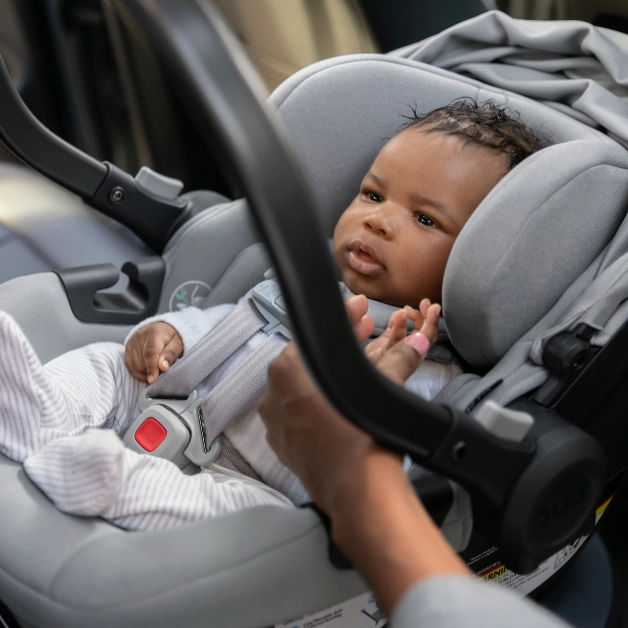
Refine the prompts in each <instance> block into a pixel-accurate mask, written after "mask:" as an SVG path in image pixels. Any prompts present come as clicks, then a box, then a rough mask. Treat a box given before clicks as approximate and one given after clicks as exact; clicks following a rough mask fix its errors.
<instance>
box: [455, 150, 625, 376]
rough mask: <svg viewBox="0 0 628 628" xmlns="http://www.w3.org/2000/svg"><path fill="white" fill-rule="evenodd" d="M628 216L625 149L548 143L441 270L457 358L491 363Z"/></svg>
mask: <svg viewBox="0 0 628 628" xmlns="http://www.w3.org/2000/svg"><path fill="white" fill-rule="evenodd" d="M559 164H560V167H558V165H559ZM548 173H551V176H548ZM627 209H628V152H626V150H624V149H623V148H621V147H620V146H618V145H617V144H615V145H613V144H606V143H602V142H590V141H581V142H569V143H566V144H560V145H557V146H550V147H548V148H546V149H545V150H543V151H541V152H539V153H537V154H536V155H533V156H532V157H530V158H528V159H527V160H526V161H524V162H523V163H521V164H520V165H519V166H518V167H517V168H515V169H514V170H513V171H512V172H510V173H509V174H508V175H507V176H506V177H504V179H502V181H501V182H500V183H499V184H498V185H497V186H496V187H495V188H494V189H493V190H492V191H491V192H490V193H489V195H488V196H487V197H486V198H485V199H484V201H483V202H482V203H481V205H480V206H479V207H478V209H477V210H476V211H475V212H474V213H473V215H472V216H471V218H470V219H469V222H468V223H467V224H466V225H465V227H464V229H463V230H462V232H461V233H460V236H459V237H458V239H457V240H456V243H455V244H454V248H453V250H452V253H451V256H450V258H449V261H448V263H447V270H446V272H445V280H444V284H443V312H444V316H445V321H446V323H447V330H448V332H449V337H450V339H451V341H452V342H453V344H454V346H455V347H456V348H457V349H458V351H460V353H461V354H462V355H463V357H464V358H465V359H466V360H467V361H469V362H470V363H471V364H474V365H475V366H481V367H487V366H492V365H494V364H496V363H497V362H498V361H499V359H500V358H502V357H503V356H504V354H505V353H506V352H507V351H508V349H510V347H511V346H512V345H513V344H514V343H515V342H516V341H517V340H518V339H519V338H520V337H521V336H523V334H525V332H527V331H528V329H530V327H532V326H533V325H534V324H535V323H536V322H537V321H538V320H539V319H540V318H541V317H542V316H543V315H544V314H545V313H546V312H547V311H549V309H550V307H551V306H553V305H554V303H556V301H557V300H558V298H559V297H560V296H561V295H562V294H563V292H565V290H566V289H567V288H568V287H569V286H570V285H571V284H572V282H573V281H574V280H575V279H576V278H577V277H579V276H580V275H581V274H582V272H584V270H585V269H586V268H587V267H588V266H589V265H590V264H591V263H592V262H593V260H594V259H595V258H596V257H597V256H598V255H599V253H600V252H601V251H602V250H603V249H604V248H605V247H606V246H607V245H608V243H609V242H610V240H611V239H612V237H613V236H614V234H615V232H616V231H617V228H618V227H619V225H620V224H621V222H622V220H623V218H624V216H625V214H626V211H627Z"/></svg>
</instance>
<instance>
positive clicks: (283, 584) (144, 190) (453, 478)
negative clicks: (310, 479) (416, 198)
mask: <svg viewBox="0 0 628 628" xmlns="http://www.w3.org/2000/svg"><path fill="white" fill-rule="evenodd" d="M585 5H586V6H585ZM496 11H501V12H503V14H505V15H506V16H508V15H510V16H512V17H514V18H518V19H521V20H529V21H530V23H531V24H533V23H534V22H535V21H536V20H544V21H547V22H552V21H555V20H571V19H578V20H584V21H585V22H587V23H588V24H593V25H594V26H599V27H601V28H603V29H612V30H614V31H616V32H619V33H622V32H628V28H627V24H628V22H627V20H628V11H626V9H625V8H624V7H623V5H622V3H619V2H612V1H609V2H606V3H595V4H594V3H584V2H583V3H576V2H567V1H562V0H556V1H555V2H547V1H545V2H541V1H540V0H535V1H530V2H527V1H526V0H507V1H506V0H505V1H503V2H498V3H497V4H494V3H493V2H491V1H489V0H485V1H484V0H477V1H475V0H474V1H463V0H451V1H450V2H447V3H443V4H440V3H439V4H436V3H427V2H413V1H411V0H395V1H394V2H388V3H381V2H377V1H375V0H373V1H371V0H316V1H310V0H284V1H273V0H263V1H261V0H260V1H259V2H254V3H253V2H249V1H247V0H237V1H230V0H229V1H228V0H214V1H213V2H209V0H177V1H176V2H173V1H172V0H67V1H66V2H61V3H58V2H53V1H49V0H33V1H32V2H31V1H29V2H24V1H20V2H14V1H12V0H0V55H1V57H2V59H3V61H4V63H3V64H0V142H1V143H0V150H6V152H2V153H0V159H1V161H0V310H4V311H7V312H8V313H10V314H11V315H12V316H13V317H14V318H15V319H16V320H17V321H18V323H19V324H20V326H21V328H22V329H23V330H24V332H25V334H26V336H27V337H28V339H29V341H30V342H31V344H32V345H33V347H34V348H35V351H36V353H37V356H38V357H39V359H40V360H41V361H42V362H47V361H49V360H51V359H53V358H54V357H56V356H58V355H60V354H61V353H64V352H66V351H69V350H71V349H74V348H78V347H81V346H83V345H85V344H88V343H91V342H97V341H105V340H110V341H116V342H123V341H124V338H125V337H126V335H127V333H128V331H129V330H130V329H131V327H132V326H133V325H135V324H136V323H138V322H139V321H141V320H143V319H145V318H146V317H148V316H151V315H153V314H155V313H160V312H167V311H172V310H173V309H175V307H176V300H177V298H178V296H180V295H183V297H182V298H184V297H185V295H187V294H188V292H192V291H194V292H193V294H194V295H196V296H195V297H193V299H192V300H191V301H190V302H189V303H188V302H186V304H194V305H196V304H200V305H202V306H203V307H206V306H209V305H215V304H220V303H228V302H235V301H237V300H238V299H239V298H241V297H242V296H243V295H245V294H246V293H247V292H248V291H249V290H251V289H252V288H253V287H254V286H255V285H257V284H259V282H261V281H263V280H264V279H265V278H266V277H267V276H268V273H267V271H268V270H269V269H270V268H271V267H272V269H273V270H274V273H275V275H276V279H277V282H278V284H279V286H280V287H281V293H282V294H283V295H284V298H285V305H282V306H279V305H277V306H276V307H277V308H278V309H277V311H276V315H277V316H278V317H279V319H280V320H284V319H283V318H282V317H286V316H287V317H288V319H289V320H290V321H292V323H291V327H290V331H291V333H292V334H293V336H294V338H295V340H296V341H297V343H298V345H299V348H300V351H301V353H302V355H303V357H304V359H305V360H306V362H307V364H308V367H309V369H310V372H311V374H312V375H313V376H314V377H315V379H316V381H317V383H318V385H319V387H320V388H321V390H323V391H324V393H325V394H326V396H327V397H328V398H329V399H330V400H331V401H332V402H333V403H334V405H336V407H338V408H339V409H341V411H342V412H343V414H344V415H345V416H347V418H348V419H350V420H351V421H352V422H354V423H355V424H356V425H358V426H360V427H361V428H363V429H365V430H366V431H367V432H369V433H370V434H372V435H373V436H374V437H376V439H377V440H378V441H379V442H381V443H382V444H384V445H386V446H389V447H391V448H392V449H394V450H396V451H401V452H403V453H405V454H407V455H409V456H410V457H411V458H412V460H413V462H414V463H415V466H414V467H413V469H412V470H411V471H410V477H411V479H412V481H413V485H414V488H415V490H416V492H417V494H418V495H419V497H420V498H421V499H422V501H423V503H424V504H425V506H426V508H427V509H428V511H429V512H430V514H431V515H432V517H433V519H434V520H435V521H436V523H437V524H438V525H439V526H440V527H441V530H442V531H443V533H444V534H445V536H446V538H447V539H448V540H449V542H450V544H451V545H452V546H453V547H454V548H455V549H456V551H458V552H460V553H461V555H462V556H463V557H464V559H465V560H466V561H467V563H468V564H469V565H470V567H471V569H472V570H473V571H475V573H476V574H477V575H478V576H479V577H481V578H483V579H485V580H487V581H495V583H496V584H497V585H498V586H499V585H501V586H510V587H512V588H514V589H518V590H519V591H520V593H521V594H522V595H530V596H531V597H533V598H534V599H536V600H537V601H538V602H539V603H541V604H542V605H544V606H546V607H547V608H548V609H550V610H552V611H553V612H555V613H556V614H558V615H559V616H561V617H563V618H564V619H565V620H566V621H567V622H569V623H571V624H572V625H574V626H582V627H584V626H587V627H589V626H590V627H598V626H599V627H603V626H604V627H606V626H608V627H611V626H620V625H623V624H622V606H623V605H622V599H623V597H624V596H623V590H622V584H623V582H625V580H626V578H628V576H627V575H625V574H628V570H627V569H626V563H625V558H626V554H625V549H624V545H625V543H624V541H623V534H622V533H623V529H624V525H623V518H624V517H626V516H628V512H627V511H626V507H625V505H624V504H625V499H626V498H625V490H624V489H623V486H624V476H625V466H626V459H627V456H628V448H627V447H626V442H627V439H626V436H628V434H627V433H626V428H625V427H624V425H623V421H622V419H623V417H624V416H625V410H624V409H625V407H626V403H628V387H626V385H625V382H626V378H627V377H628V361H627V360H626V358H625V355H626V351H625V347H626V342H628V325H627V324H626V319H627V318H628V310H627V309H626V303H627V301H626V299H627V298H628V280H627V279H626V272H627V269H628V248H627V247H628V244H627V240H626V239H627V237H628V236H627V233H628V231H627V228H626V225H627V224H628V222H627V220H626V210H627V208H628V204H627V203H628V173H627V170H628V154H627V153H626V146H625V145H623V144H622V143H621V142H619V141H616V140H615V139H614V137H613V136H612V134H609V133H608V131H607V129H606V128H605V127H604V126H603V125H597V126H596V127H592V126H591V125H589V124H585V123H583V122H582V121H580V120H578V119H575V118H574V117H570V116H569V115H565V114H564V113H562V112H561V110H560V109H559V108H556V107H551V106H548V104H547V103H545V102H541V101H539V100H533V99H531V98H528V97H526V96H522V95H520V94H519V93H517V92H516V91H507V90H504V89H503V88H501V87H496V86H494V85H491V84H488V83H484V82H481V81H479V80H477V79H476V78H471V77H470V76H468V75H465V74H460V73H455V72H453V71H450V70H448V69H443V68H442V67H437V66H436V65H429V64H427V63H422V62H420V61H415V60H413V59H412V58H406V57H404V55H403V54H401V53H399V52H396V51H398V49H402V50H404V49H407V48H404V47H408V46H411V45H413V44H414V43H415V42H419V41H423V40H426V39H427V38H433V37H435V36H438V34H439V33H442V32H443V31H444V32H445V34H446V33H449V32H451V31H449V30H447V29H456V28H457V26H458V25H459V24H461V23H463V22H465V20H477V19H481V18H483V16H486V15H487V14H488V13H489V12H496ZM492 15H494V13H493V14H492ZM261 25H263V28H262V27H260V26H261ZM452 37H455V34H454V35H453V36H452ZM626 53H627V54H628V51H626ZM417 86H420V89H419V88H417ZM461 96H469V97H473V98H476V99H478V100H484V99H488V98H492V99H495V100H497V101H498V102H507V103H508V105H509V107H511V108H512V109H514V110H516V111H517V112H518V113H519V114H520V115H521V117H522V118H523V119H524V120H525V122H526V123H527V124H528V125H529V126H531V127H532V128H535V129H539V130H547V129H548V128H549V129H551V145H549V146H547V147H546V148H544V149H543V150H542V151H540V152H539V153H537V154H536V155H534V156H532V157H530V158H528V159H527V160H526V161H524V162H523V163H522V164H520V165H519V166H517V167H516V168H515V169H514V170H513V171H512V172H510V173H508V175H506V176H505V177H504V179H503V180H502V181H501V182H500V183H499V184H498V186H497V187H496V188H495V189H494V190H493V191H492V192H491V193H490V194H489V195H488V196H487V197H486V199H485V200H484V201H483V202H482V204H481V205H480V207H479V208H478V210H477V211H476V212H475V213H474V215H473V217H472V219H471V220H470V221H469V223H468V225H466V226H465V228H464V230H463V232H462V233H461V236H460V237H459V239H458V241H457V243H456V247H455V249H454V252H453V253H452V256H451V258H450V261H449V263H448V266H447V273H446V276H445V284H444V288H443V299H444V303H445V308H444V312H445V314H444V320H445V323H446V325H447V331H448V341H447V342H448V343H449V345H450V346H451V347H452V350H453V351H455V353H456V355H457V356H458V358H459V359H460V360H461V362H462V363H463V364H464V367H465V368H464V371H465V372H464V374H463V375H461V376H460V377H458V378H456V379H455V380H453V381H452V382H451V383H450V384H449V385H448V386H446V387H445V389H443V391H442V394H439V395H438V396H437V398H436V399H435V400H434V401H433V402H427V401H423V400H422V399H419V398H417V397H416V396H414V395H411V394H409V393H405V392H404V391H403V390H402V389H400V388H399V387H397V386H394V385H392V384H391V383H390V382H388V381H387V380H385V378H382V377H380V376H378V374H377V373H376V371H375V370H374V369H372V368H371V367H370V366H369V365H368V364H367V363H366V361H365V360H364V358H363V356H362V354H361V352H360V349H359V347H358V345H357V343H356V342H355V340H354V338H353V336H352V333H351V330H350V328H349V325H348V323H346V324H345V323H344V321H345V320H346V317H345V316H344V314H343V313H342V312H343V311H344V310H343V305H342V301H341V298H340V294H339V292H338V289H337V283H336V273H335V270H334V267H333V262H332V259H331V257H330V255H329V246H328V238H329V237H330V236H331V234H332V232H333V228H334V226H335V223H336V221H337V219H338V217H339V215H340V213H341V212H342V210H343V209H344V207H346V206H347V204H348V202H349V201H350V199H351V198H352V197H353V196H354V194H355V187H356V185H357V184H358V182H359V181H360V179H361V177H362V175H363V173H364V172H365V170H366V168H368V165H369V164H370V163H371V161H372V159H373V158H374V156H375V155H376V154H377V152H378V150H379V148H381V145H382V141H383V138H386V137H390V136H391V135H392V134H394V133H395V130H396V129H397V128H398V127H399V122H400V116H402V115H403V113H404V103H413V104H414V106H415V107H417V108H418V109H419V110H421V111H429V110H431V109H434V108H436V107H439V106H442V105H445V104H447V103H449V102H451V101H452V100H454V99H455V98H459V97H461ZM3 145H4V147H6V148H5V149H3V148H2V146H3ZM269 155H272V159H269V158H268V156H269ZM538 181H540V182H542V184H539V185H537V184H536V183H535V182H538ZM591 207H595V212H596V214H595V215H596V218H597V220H596V225H595V227H594V228H591V227H590V223H591V212H590V208H591ZM297 208H298V209H297ZM565 208H568V209H569V211H566V210H565ZM513 209H515V210H516V211H513ZM557 217H558V218H557ZM496 234H498V235H496ZM504 234H505V235H504ZM565 234H567V235H565ZM531 251H532V252H533V253H534V254H533V255H532V254H531ZM312 259H316V260H317V261H318V262H317V264H316V265H313V264H312V263H311V260H312ZM487 268H490V269H499V270H498V271H495V272H493V271H491V272H487ZM184 293H185V294H184ZM522 294H526V299H527V303H525V304H522ZM478 295H482V298H481V299H480V298H479V297H478ZM269 307H270V306H269ZM288 319H286V320H288ZM332 321H333V324H332ZM338 321H340V322H338ZM334 326H335V327H337V328H339V329H340V333H331V331H330V330H331V328H332V327H334ZM535 351H536V353H534V352H535ZM348 374H350V375H348ZM357 391H359V394H357ZM495 402H497V403H495ZM384 408H386V409H387V410H386V412H384V410H383V409H384ZM384 414H386V419H385V420H384V418H383V417H384ZM522 416H524V417H525V428H523V429H522V428H521V427H520V425H519V424H518V421H520V420H522V419H521V417H522ZM416 426H418V427H416ZM0 476H2V480H1V481H0V495H1V497H0V503H1V504H2V506H1V507H0V521H1V523H2V529H3V533H2V534H1V535H0V623H1V624H3V625H5V626H8V627H14V626H21V627H23V628H26V627H31V626H32V627H35V626H38V627H39V626H42V627H43V626H85V625H90V626H119V627H123V626H137V625H151V626H171V625H181V626H197V625H198V626H201V625H202V626H208V625H210V626H217V627H230V626H232V627H234V628H235V627H236V626H248V627H250V628H267V627H269V626H284V625H286V626H292V625H298V626H301V625H303V626H305V625H306V624H307V622H308V621H314V619H315V618H316V617H320V616H321V613H324V612H326V611H328V610H329V609H331V608H335V607H336V606H337V605H340V604H342V603H344V602H346V601H347V600H352V599H357V598H359V596H363V597H364V596H366V597H368V596H370V592H369V591H368V588H367V586H366V584H365V583H364V581H363V580H362V579H361V577H360V576H359V575H358V574H357V573H356V572H355V571H354V570H353V569H352V568H351V565H349V564H347V563H346V561H345V560H344V559H343V557H342V556H341V555H338V552H337V551H336V549H335V548H334V546H333V543H332V542H331V541H330V539H329V536H328V531H327V530H326V527H325V521H324V520H321V518H320V516H319V514H318V513H317V512H316V511H315V510H314V509H312V508H300V509H295V510H292V511H284V510H280V509H276V508H272V507H259V508H254V509H250V510H246V511H242V512H238V513H233V514H230V515H226V516H223V517H217V518H215V519H211V520H207V521H203V522H198V523H195V524H189V525H186V526H184V527H182V528H179V529H173V530H164V531H155V532H141V533H129V532H125V531H124V530H121V529H119V528H116V527H115V526H113V525H111V524H109V523H107V522H105V521H103V520H98V519H86V518H79V517H73V516H70V515H65V514H63V513H61V512H59V511H57V510H56V509H55V508H54V506H53V505H52V504H51V502H50V501H49V500H48V499H47V498H46V497H45V496H44V495H43V494H42V493H41V492H40V491H39V490H38V489H37V488H36V487H35V486H34V485H33V484H31V483H30V481H29V480H28V478H27V476H26V475H25V473H24V471H23V470H22V469H21V466H20V465H19V464H17V463H15V462H12V461H10V460H9V459H8V458H6V457H4V456H1V455H0ZM548 522H550V523H548ZM207 538H211V539H214V540H215V542H213V543H207V542H205V539H207ZM268 574H272V575H271V576H270V577H269V576H268ZM507 582H510V584H508V585H507V584H506V583H507ZM366 597H365V599H366ZM293 618H303V619H299V620H297V621H298V622H300V623H294V622H292V621H291V620H292V619H293ZM308 618H309V619H308ZM312 618H314V619H312ZM624 621H625V620H624ZM285 622H291V623H285ZM311 625H316V624H311ZM359 625H361V624H355V628H358V626H359ZM626 625H628V624H626Z"/></svg>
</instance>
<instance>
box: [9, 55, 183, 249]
mask: <svg viewBox="0 0 628 628" xmlns="http://www.w3.org/2000/svg"><path fill="white" fill-rule="evenodd" d="M0 141H1V142H2V143H3V144H5V146H6V147H7V148H8V149H9V150H10V151H11V152H13V153H14V154H15V155H16V156H17V157H18V158H19V159H21V160H22V161H23V162H24V163H25V164H27V165H28V166H30V167H31V168H33V169H34V170H37V171H38V172H40V173H41V174H43V175H44V176H46V177H48V178H49V179H51V180H52V181H54V182H55V183H58V184H59V185H61V186H63V187H64V188H66V189H68V190H70V191H71V192H74V193H75V194H77V195H78V196H80V197H81V198H82V199H83V200H84V201H85V202H86V203H87V204H88V205H91V206H92V207H94V208H95V209H97V210H99V211H101V212H102V213H103V214H105V215H107V216H110V217H111V218H114V219H115V220H117V221H119V222H121V223H122V224H123V225H126V226H127V227H129V228H130V229H131V230H132V231H133V232H134V233H135V234H137V235H138V236H139V237H140V238H141V239H142V240H144V242H146V244H148V245H149V246H150V247H151V248H152V249H153V250H154V251H155V252H156V253H161V252H162V251H163V250H164V248H165V246H166V243H167V242H168V239H169V238H170V236H171V235H172V233H173V232H174V230H175V229H176V228H177V227H178V226H179V225H181V224H182V223H183V222H184V221H185V219H186V218H187V213H186V210H187V208H188V207H187V206H188V204H187V203H186V202H185V201H182V200H178V199H177V200H174V201H173V200H170V199H165V198H161V197H158V196H155V195H153V194H151V193H150V192H148V191H146V190H145V189H144V188H142V187H141V186H140V185H138V183H137V181H136V180H135V179H134V178H133V177H132V176H131V175H129V174H128V173H126V172H124V171H123V170H121V169H120V168H118V167H116V166H114V165H113V164H109V163H102V162H100V161H98V160H97V159H94V158H93V157H90V156H89V155H86V154H85V153H83V152H82V151H80V150H78V149H77V148H75V147H74V146H72V145H71V144H68V143H67V142H65V141H64V140H62V139H61V138H59V137H58V136H56V135H55V134H54V133H52V132H51V131H49V130H48V129H47V128H46V127H45V126H44V125H43V124H41V122H39V120H37V118H35V116H33V114H32V113H31V112H30V111H29V110H28V108H27V107H26V105H25V104H24V102H23V101H22V99H21V98H20V95H19V94H18V93H17V91H16V90H15V88H14V87H13V83H12V82H11V77H10V76H9V72H8V71H7V68H6V66H5V65H4V61H3V60H2V57H1V56H0Z"/></svg>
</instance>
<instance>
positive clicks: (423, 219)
mask: <svg viewBox="0 0 628 628" xmlns="http://www.w3.org/2000/svg"><path fill="white" fill-rule="evenodd" d="M416 221H417V222H420V223H421V224H422V225H425V226H426V227H435V226H436V223H435V222H434V221H433V220H432V219H431V218H430V217H429V216H426V215H425V214H417V217H416Z"/></svg>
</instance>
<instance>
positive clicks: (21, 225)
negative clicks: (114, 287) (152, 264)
mask: <svg viewBox="0 0 628 628" xmlns="http://www.w3.org/2000/svg"><path fill="white" fill-rule="evenodd" d="M149 255H152V252H151V250H150V249H149V248H148V247H147V246H146V245H145V244H144V243H143V242H141V241H140V240H139V238H137V237H136V236H135V235H133V233H131V232H130V231H129V230H128V229H126V228H125V227H123V226H122V225H119V224H118V223H116V222H114V221H113V220H109V219H107V218H106V217H104V216H102V215H101V214H99V213H98V212H96V211H94V210H92V209H91V208H89V207H88V206H87V205H85V204H84V203H83V202H82V201H81V199H80V198H78V197H77V196H75V195H74V194H71V193H70V192H67V191H66V190H64V189H63V188H60V187H59V186H57V185H55V184H54V183H51V182H50V181H48V180H47V179H44V178H43V177H41V176H39V175H37V174H36V173H34V172H33V171H32V170H29V169H28V168H25V167H23V166H18V165H14V164H7V163H0V282H3V281H7V280H8V279H12V278H13V277H19V276H21V275H26V274H31V273H38V272H44V271H46V270H50V269H51V268H69V267H72V266H85V265H87V264H101V263H105V262H109V263H112V264H114V265H116V266H118V267H120V266H122V264H124V262H126V261H129V260H136V259H141V258H142V257H147V256H149Z"/></svg>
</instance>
